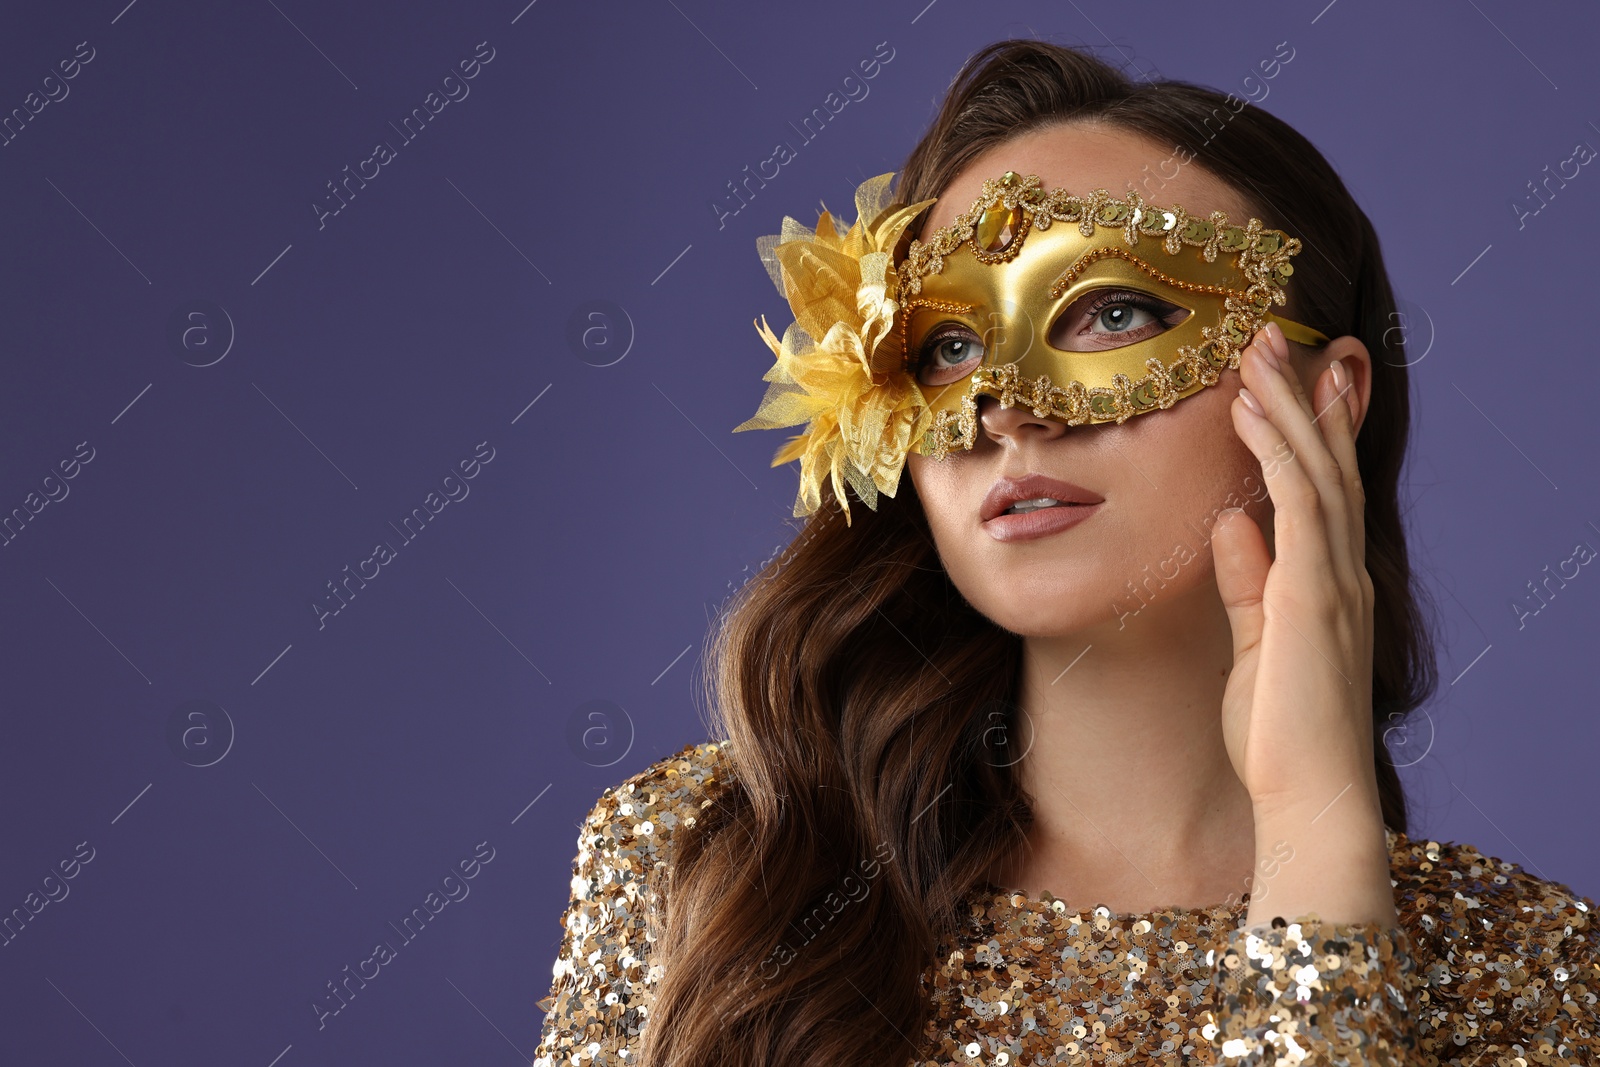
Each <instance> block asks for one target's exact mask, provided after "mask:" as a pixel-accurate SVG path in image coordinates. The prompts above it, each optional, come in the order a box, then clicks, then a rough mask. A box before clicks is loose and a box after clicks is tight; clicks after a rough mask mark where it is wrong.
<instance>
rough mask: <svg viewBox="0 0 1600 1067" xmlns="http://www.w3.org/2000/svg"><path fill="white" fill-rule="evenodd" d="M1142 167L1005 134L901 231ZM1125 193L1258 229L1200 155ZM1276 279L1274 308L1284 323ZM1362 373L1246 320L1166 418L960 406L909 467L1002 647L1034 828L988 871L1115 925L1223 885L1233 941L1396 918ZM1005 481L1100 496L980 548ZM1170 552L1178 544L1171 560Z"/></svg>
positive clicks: (1123, 156)
mask: <svg viewBox="0 0 1600 1067" xmlns="http://www.w3.org/2000/svg"><path fill="white" fill-rule="evenodd" d="M1165 155H1166V150H1165V147H1164V146H1162V145H1159V144H1156V143H1154V142H1152V141H1149V140H1147V139H1145V138H1143V137H1142V136H1140V135H1137V134H1132V133H1129V132H1127V131H1123V130H1118V129H1115V128H1113V127H1108V126H1101V125H1096V124H1092V123H1067V124H1060V125H1056V126H1052V127H1049V128H1046V129H1042V130H1034V131H1030V132H1028V133H1026V134H1023V135H1019V136H1018V137H1016V138H1013V139H1012V140H1010V141H1008V142H1006V143H1005V144H1002V145H999V146H996V147H993V148H991V149H990V150H988V151H986V152H985V153H983V154H981V155H979V156H978V157H976V158H975V159H974V160H973V161H972V162H971V163H970V164H969V166H968V167H967V168H966V169H964V170H963V171H962V172H961V173H960V174H958V175H957V176H956V177H955V179H954V180H953V181H952V182H951V184H950V186H949V188H948V189H946V190H945V191H944V192H943V194H942V195H941V196H940V198H939V201H938V203H937V204H935V205H934V207H933V209H932V211H931V213H930V215H929V217H928V219H927V221H926V222H925V223H924V225H923V228H922V232H924V233H931V232H932V231H933V230H934V229H935V228H937V227H940V226H944V225H947V224H949V223H950V222H951V221H953V219H954V218H955V216H956V215H957V214H958V213H960V212H961V211H964V210H966V208H967V207H968V206H969V205H970V204H971V203H972V201H973V200H974V199H975V198H976V197H977V195H978V194H979V192H980V191H981V186H982V182H983V179H984V178H987V177H993V176H995V175H998V174H1000V173H1001V172H1002V171H1004V170H1007V169H1011V170H1015V171H1018V172H1019V173H1023V174H1029V173H1034V174H1038V175H1039V176H1040V177H1041V178H1042V179H1043V181H1044V185H1045V187H1046V188H1053V187H1057V186H1061V187H1066V188H1068V189H1075V190H1083V191H1088V190H1090V189H1093V188H1097V187H1104V188H1107V189H1110V190H1112V191H1113V192H1123V191H1126V190H1127V189H1129V188H1132V187H1133V185H1132V183H1131V182H1130V181H1128V180H1126V179H1127V176H1129V175H1137V174H1140V173H1141V172H1142V171H1143V169H1144V166H1145V164H1146V163H1148V162H1149V161H1151V160H1156V159H1162V158H1164V157H1165ZM1140 192H1141V193H1142V194H1144V195H1145V196H1146V197H1148V198H1149V199H1151V200H1154V201H1155V202H1156V203H1158V204H1163V205H1171V204H1182V205H1183V206H1184V207H1186V208H1188V209H1189V210H1190V211H1191V212H1209V211H1212V210H1217V209H1220V210H1222V211H1225V212H1227V213H1228V216H1229V218H1230V219H1238V220H1243V219H1246V218H1248V217H1250V216H1251V215H1259V214H1260V212H1259V209H1256V208H1254V206H1253V205H1252V204H1251V203H1250V202H1249V201H1248V200H1246V199H1245V198H1244V196H1243V195H1241V194H1240V193H1239V192H1238V191H1237V190H1235V189H1233V188H1232V187H1230V186H1228V185H1227V184H1225V183H1224V182H1222V181H1221V180H1219V179H1217V178H1215V177H1214V176H1212V175H1210V174H1209V173H1207V172H1205V171H1203V170H1201V169H1200V167H1199V166H1198V165H1191V166H1188V167H1186V168H1184V169H1183V170H1182V171H1180V172H1179V174H1178V175H1177V177H1176V178H1174V179H1173V180H1171V181H1169V182H1167V183H1166V184H1165V185H1164V186H1163V187H1162V188H1161V189H1160V190H1159V193H1157V191H1155V190H1151V189H1140ZM1290 289H1291V297H1290V302H1289V304H1288V305H1287V307H1285V308H1281V309H1279V310H1280V313H1283V314H1285V315H1287V316H1288V317H1290V318H1293V317H1294V310H1295V307H1294V301H1293V296H1292V289H1293V286H1292V285H1291V286H1290ZM1203 313H1205V314H1210V312H1209V311H1206V312H1203ZM1124 321H1126V320H1124ZM1274 352H1277V353H1282V354H1283V356H1284V357H1285V358H1286V359H1287V363H1286V364H1285V363H1283V362H1280V359H1279V358H1278V357H1277V356H1275V355H1274ZM1335 364H1337V368H1335V366H1334V365H1335ZM1370 383H1371V358H1370V355H1369V353H1368V352H1367V350H1366V348H1365V346H1364V345H1363V344H1362V342H1361V341H1360V340H1359V339H1357V338H1355V337H1352V336H1345V337H1339V338H1335V339H1334V340H1333V341H1332V342H1331V343H1330V344H1328V345H1326V346H1324V347H1323V348H1322V349H1320V350H1314V349H1310V348H1305V347H1302V346H1300V345H1296V344H1288V343H1286V342H1284V340H1283V337H1282V332H1281V331H1280V330H1278V329H1277V328H1276V327H1275V326H1269V327H1268V328H1266V329H1264V330H1262V331H1260V332H1259V333H1258V334H1257V336H1256V338H1255V339H1253V342H1252V344H1251V345H1250V347H1249V348H1247V349H1246V351H1245V353H1244V356H1243V359H1242V361H1241V366H1240V368H1239V369H1238V370H1228V371H1224V372H1223V374H1222V377H1221V379H1220V380H1219V381H1218V382H1217V384H1216V385H1214V386H1211V387H1209V388H1206V389H1202V390H1201V391H1200V392H1199V393H1196V394H1194V395H1192V396H1189V397H1186V398H1184V399H1182V400H1180V401H1178V402H1177V404H1175V405H1174V406H1173V407H1172V408H1170V409H1167V410H1165V411H1157V412H1152V413H1149V414H1147V415H1143V416H1139V417H1136V418H1132V419H1129V420H1128V421H1126V422H1124V423H1123V424H1121V425H1115V424H1106V425H1100V426H1076V427H1070V426H1067V425H1065V424H1064V423H1061V422H1057V421H1055V420H1052V419H1049V418H1040V417H1036V416H1035V415H1033V413H1032V412H1031V411H1029V410H1027V409H1026V408H1021V407H1012V408H1009V409H1003V408H1001V407H1000V406H999V402H998V401H997V400H995V399H994V398H992V397H983V398H981V399H980V401H979V433H978V440H977V444H976V447H974V448H973V450H972V451H971V452H958V453H956V454H955V455H953V456H952V457H951V458H949V459H946V460H943V461H937V460H932V459H929V458H928V457H925V456H922V455H920V454H917V453H912V454H910V455H909V456H908V457H907V466H908V469H909V471H910V476H911V478H912V480H913V482H914V484H915V487H916V491H917V494H918V496H919V498H920V499H921V500H922V503H923V507H924V509H925V511H926V513H927V516H928V520H929V524H930V526H931V528H932V531H933V535H934V540H935V543H936V546H937V548H938V550H939V555H940V557H941V559H942V561H943V563H944V566H945V568H946V570H947V572H948V573H949V575H950V578H951V580H952V581H953V582H954V584H955V585H956V587H957V588H958V589H959V590H960V591H961V593H962V594H963V595H964V596H965V597H966V598H967V599H968V600H969V601H970V602H971V603H972V605H973V606H974V607H976V608H977V609H978V610H979V611H981V612H983V613H984V614H985V615H986V616H988V617H989V618H991V619H993V620H994V621H995V622H996V623H997V624H999V625H1000V626H1002V627H1004V628H1006V629H1008V630H1010V631H1012V632H1014V633H1017V634H1019V635H1020V636H1021V637H1022V638H1023V666H1022V675H1021V679H1020V688H1019V695H1020V705H1021V711H1020V714H1019V715H1018V716H1017V732H1018V733H1019V734H1020V735H1021V736H1020V737H1017V738H1016V739H1015V749H1014V750H1015V751H1019V752H1021V753H1023V755H1022V756H1021V757H1020V759H1019V760H1018V761H1017V764H1018V770H1019V773H1020V774H1021V777H1022V782H1023V785H1024V788H1025V789H1026V790H1027V791H1028V793H1029V795H1030V797H1031V798H1032V800H1033V807H1034V811H1035V815H1036V822H1035V827H1034V830H1033V832H1032V834H1031V835H1030V839H1029V841H1028V847H1027V848H1026V849H1025V850H1023V851H1022V852H1021V853H1020V854H1018V855H1016V856H1014V857H1010V858H1008V859H1007V860H1006V861H1005V863H1004V864H1003V865H1002V866H1001V867H1000V868H999V869H997V870H996V871H995V872H994V873H993V878H994V881H995V882H996V883H997V884H999V885H1001V886H1003V887H1008V888H1013V889H1019V890H1021V891H1022V892H1024V893H1027V894H1029V895H1031V896H1037V895H1038V894H1039V893H1040V892H1041V891H1043V890H1049V891H1050V892H1051V893H1052V894H1054V895H1055V896H1057V897H1059V898H1061V899H1063V900H1064V901H1066V902H1067V903H1068V904H1069V905H1072V906H1074V907H1085V908H1088V907H1094V906H1097V905H1102V904H1103V905H1105V906H1106V907H1108V908H1110V909H1111V910H1112V911H1114V912H1120V913H1132V912H1144V911H1150V910H1154V909H1156V908H1160V907H1169V906H1175V907H1205V906H1210V905H1214V904H1216V903H1219V902H1223V901H1232V900H1238V899H1239V898H1240V896H1241V895H1242V894H1243V892H1244V891H1245V890H1247V889H1248V890H1249V891H1250V893H1251V900H1250V907H1249V910H1248V913H1247V914H1246V917H1245V924H1246V925H1249V926H1260V925H1265V924H1266V923H1268V922H1270V920H1271V918H1272V917H1273V916H1277V915H1281V916H1284V917H1285V918H1287V919H1290V920H1291V921H1292V920H1293V919H1295V918H1298V917H1304V916H1307V915H1309V914H1313V913H1314V914H1316V915H1319V916H1321V917H1322V918H1324V919H1329V920H1333V921H1340V922H1370V921H1376V922H1382V923H1385V924H1393V923H1394V922H1395V921H1396V916H1395V911H1394V901H1393V893H1392V888H1391V886H1390V885H1389V857H1388V852H1387V848H1386V845H1385V840H1384V829H1383V822H1382V818H1381V814H1380V806H1379V802H1378V792H1377V780H1376V773H1375V767H1374V763H1373V751H1374V750H1373V743H1372V734H1373V726H1372V706H1371V678H1372V673H1371V672H1372V667H1371V663H1372V583H1371V580H1370V578H1369V577H1368V576H1367V573H1366V570H1365V566H1364V562H1363V561H1364V558H1365V557H1364V541H1363V533H1362V529H1363V528H1362V491H1361V486H1360V480H1359V477H1358V475H1357V472H1356V460H1355V446H1354V439H1355V434H1356V432H1358V430H1359V428H1360V425H1361V422H1362V419H1363V418H1364V417H1365V413H1366V410H1367V405H1368V401H1369V397H1370ZM1241 394H1244V395H1246V396H1253V397H1255V398H1257V399H1258V400H1259V403H1260V404H1261V406H1262V407H1263V409H1264V411H1265V415H1264V416H1263V415H1256V414H1254V413H1252V411H1251V409H1250V407H1249V406H1248V404H1247V402H1246V400H1245V399H1243V397H1242V396H1241ZM1028 472H1039V473H1042V474H1045V475H1048V476H1051V477H1055V478H1060V479H1062V480H1064V481H1069V482H1073V483H1075V484H1078V485H1081V486H1083V487H1085V488H1087V489H1091V490H1093V491H1095V492H1096V493H1098V494H1099V495H1101V496H1102V497H1104V498H1105V502H1104V503H1103V504H1101V505H1100V507H1099V510H1098V512H1097V513H1096V514H1094V515H1091V516H1090V517H1089V518H1088V519H1087V520H1085V521H1083V522H1081V523H1079V524H1078V525H1076V526H1074V527H1071V528H1069V529H1067V530H1063V531H1059V532H1057V533H1054V534H1051V535H1049V536H1047V537H1043V538H1038V539H1034V540H1029V541H1012V542H1001V541H997V540H995V539H994V538H992V537H991V536H990V535H989V534H988V533H986V532H985V531H984V530H983V528H982V526H981V523H980V520H979V505H980V502H981V501H982V498H983V496H984V494H985V493H986V492H987V491H988V489H989V487H990V486H991V485H992V484H993V483H994V482H995V481H996V480H997V479H998V478H1000V477H1002V476H1003V475H1011V476H1020V475H1022V474H1025V473H1028ZM1230 503H1231V504H1239V505H1241V507H1239V508H1234V509H1232V510H1225V509H1228V507H1229V504H1230ZM1219 510H1221V514H1220V516H1218V515H1217V513H1218V511H1219ZM1214 516H1216V517H1215V518H1213V517H1214ZM1179 544H1182V545H1186V546H1188V547H1189V548H1190V549H1191V550H1192V551H1193V552H1194V556H1193V558H1191V559H1189V560H1188V561H1187V562H1185V563H1182V564H1181V565H1179V564H1178V563H1177V559H1176V557H1175V554H1174V548H1175V546H1177V545H1179ZM1163 561H1166V562H1163ZM1147 565H1148V566H1149V568H1150V570H1149V572H1146V571H1145V570H1144V568H1145V567H1146V566H1147ZM1175 567H1176V569H1177V574H1176V576H1175V577H1170V576H1171V575H1172V574H1173V569H1174V568H1175ZM1158 570H1159V572H1160V578H1161V579H1169V580H1166V582H1165V585H1164V586H1161V587H1160V588H1159V589H1157V588H1155V585H1152V586H1150V587H1149V588H1150V589H1151V590H1153V592H1148V591H1147V592H1146V595H1145V599H1144V601H1143V602H1141V601H1140V600H1139V599H1137V598H1135V596H1134V594H1133V592H1132V590H1131V589H1130V588H1129V586H1128V584H1127V583H1129V582H1130V581H1135V580H1143V579H1144V578H1145V577H1147V575H1148V574H1153V573H1156V572H1157V571H1158ZM1157 584H1159V583H1157ZM1133 609H1137V610H1133ZM1286 856H1289V857H1291V858H1288V859H1285V857H1286Z"/></svg>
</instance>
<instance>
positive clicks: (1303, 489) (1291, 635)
mask: <svg viewBox="0 0 1600 1067" xmlns="http://www.w3.org/2000/svg"><path fill="white" fill-rule="evenodd" d="M1268 346H1270V348H1271V351H1269V350H1268ZM1272 352H1276V353H1278V356H1279V358H1274V356H1273V354H1272ZM1286 358H1288V345H1287V343H1286V342H1285V340H1284V338H1283V333H1282V331H1281V330H1279V329H1278V328H1277V326H1276V325H1275V324H1273V325H1269V326H1268V327H1266V328H1265V329H1263V330H1261V331H1260V332H1259V333H1258V334H1257V336H1256V339H1255V341H1254V342H1253V343H1252V344H1251V345H1250V346H1249V347H1247V348H1246V349H1245V351H1244V354H1243V358H1242V359H1241V361H1240V367H1239V373H1240V377H1241V378H1242V380H1243V382H1244V388H1243V389H1241V390H1240V396H1239V398H1238V399H1236V400H1235V401H1234V403H1233V409H1232V411H1233V420H1234V428H1235V430H1236V431H1237V432H1238V434H1239V437H1240V438H1241V439H1242V440H1243V441H1244V443H1245V444H1246V445H1247V446H1248V447H1249V448H1250V450H1251V451H1252V452H1254V453H1255V455H1256V457H1257V458H1258V459H1259V460H1260V461H1261V465H1262V473H1263V475H1264V477H1265V480H1266V485H1267V491H1268V493H1269V495H1270V496H1271V499H1272V504H1273V509H1274V515H1273V543H1272V548H1271V550H1270V551H1269V548H1268V545H1267V540H1266V537H1265V536H1264V535H1263V533H1262V531H1261V529H1260V527H1259V526H1257V525H1256V523H1255V522H1254V521H1253V520H1251V519H1250V517H1249V516H1248V515H1246V514H1245V513H1244V512H1242V511H1239V510H1237V509H1233V510H1230V511H1228V512H1224V513H1223V515H1222V516H1220V517H1219V518H1218V520H1217V523H1216V527H1215V532H1214V533H1213V537H1212V553H1213V557H1214V561H1215V565H1216V575H1217V588H1218V590H1219V591H1220V592H1221V595H1222V601H1223V604H1224V605H1225V607H1226V608H1227V612H1228V621H1229V623H1230V625H1231V627H1232V630H1233V653H1234V663H1233V671H1232V673H1231V674H1230V676H1229V678H1228V683H1227V686H1226V689H1225V691H1224V693H1223V702H1222V716H1223V736H1224V740H1225V742H1226V744H1227V748H1228V754H1229V756H1230V757H1231V758H1232V760H1233V766H1234V770H1235V772H1236V773H1237V774H1238V775H1239V778H1240V780H1241V781H1242V782H1243V783H1244V785H1245V788H1246V789H1248V790H1249V792H1250V797H1251V800H1252V802H1253V807H1254V813H1255V833H1256V851H1257V855H1258V856H1261V857H1266V856H1269V855H1271V856H1275V857H1277V861H1276V862H1274V863H1273V864H1272V866H1271V870H1272V875H1271V879H1270V883H1264V882H1263V880H1262V879H1261V878H1257V879H1256V884H1254V885H1253V886H1252V892H1251V907H1250V915H1249V917H1248V918H1247V920H1246V921H1247V923H1256V922H1266V921H1267V920H1268V919H1270V918H1271V917H1272V916H1274V915H1282V916H1284V917H1285V918H1289V919H1291V920H1292V919H1293V918H1295V917H1297V916H1299V915H1303V914H1305V913H1307V912H1311V911H1315V912H1317V913H1318V914H1319V915H1321V916H1322V917H1323V918H1324V919H1333V920H1337V921H1371V920H1378V921H1382V922H1385V923H1392V922H1393V921H1394V919H1395V913H1394V898H1393V893H1392V890H1391V887H1390V885H1389V863H1388V849H1387V845H1386V842H1385V838H1384V827H1383V819H1382V814H1381V808H1380V806H1379V803H1378V790H1377V775H1376V769H1375V766H1374V762H1373V760H1374V749H1373V724H1372V605H1373V590H1372V579H1371V578H1370V577H1369V576H1368V574H1367V569H1366V563H1365V560H1366V545H1365V537H1364V526H1363V507H1364V498H1363V492H1362V488H1361V480H1360V476H1359V474H1358V473H1357V468H1356V452H1355V432H1354V412H1353V408H1354V407H1355V405H1354V404H1353V403H1351V400H1352V398H1353V396H1354V395H1355V394H1353V393H1352V391H1351V389H1350V384H1351V379H1350V373H1349V370H1348V369H1347V368H1346V367H1344V366H1342V364H1341V363H1339V362H1334V363H1332V364H1330V365H1329V367H1328V368H1327V369H1326V370H1325V371H1324V372H1323V373H1322V374H1321V375H1320V376H1319V377H1318V379H1317V381H1316V383H1315V385H1314V387H1313V390H1312V396H1311V397H1307V396H1306V392H1305V389H1304V387H1303V386H1302V384H1301V382H1300V378H1299V376H1298V374H1297V373H1296V372H1295V371H1294V370H1292V369H1290V368H1289V367H1288V366H1286V365H1285V364H1284V363H1282V362H1280V359H1286ZM1341 372H1342V373H1341ZM1252 400H1253V401H1254V402H1256V403H1258V404H1259V406H1260V408H1261V409H1262V411H1263V413H1261V414H1258V413H1257V412H1256V411H1255V410H1254V409H1253V408H1252V406H1251V405H1252ZM1284 846H1287V847H1288V849H1289V850H1290V852H1289V854H1290V855H1291V856H1292V857H1293V858H1292V859H1291V860H1289V861H1287V862H1284V861H1282V856H1283V854H1284ZM1260 869H1261V870H1263V871H1266V870H1268V867H1267V866H1266V865H1262V866H1261V868H1260ZM1269 891H1270V899H1271V905H1270V906H1268V905H1266V904H1264V903H1259V902H1261V901H1264V900H1265V899H1267V898H1268V893H1269ZM1258 904H1259V906H1258Z"/></svg>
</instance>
